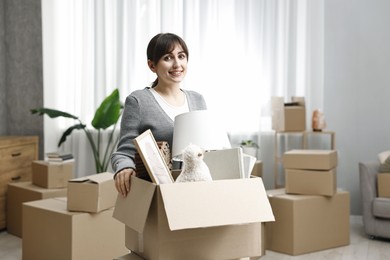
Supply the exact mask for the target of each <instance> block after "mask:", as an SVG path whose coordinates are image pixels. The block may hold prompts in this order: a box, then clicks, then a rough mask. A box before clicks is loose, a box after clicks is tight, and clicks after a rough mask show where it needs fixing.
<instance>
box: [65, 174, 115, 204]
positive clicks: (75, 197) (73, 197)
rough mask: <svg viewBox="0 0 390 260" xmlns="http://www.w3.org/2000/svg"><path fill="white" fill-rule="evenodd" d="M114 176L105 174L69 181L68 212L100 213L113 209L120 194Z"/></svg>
mask: <svg viewBox="0 0 390 260" xmlns="http://www.w3.org/2000/svg"><path fill="white" fill-rule="evenodd" d="M113 176H114V175H113V174H112V173H109V172H104V173H98V174H93V175H89V176H86V177H81V178H76V179H72V180H69V183H68V210H70V211H83V212H99V211H102V210H105V209H108V208H111V207H113V206H114V205H115V200H116V196H117V194H118V192H117V190H116V189H115V184H114V178H113Z"/></svg>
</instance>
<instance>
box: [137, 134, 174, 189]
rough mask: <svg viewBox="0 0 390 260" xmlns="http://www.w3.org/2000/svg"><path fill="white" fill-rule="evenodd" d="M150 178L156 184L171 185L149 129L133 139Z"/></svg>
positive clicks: (166, 166)
mask: <svg viewBox="0 0 390 260" xmlns="http://www.w3.org/2000/svg"><path fill="white" fill-rule="evenodd" d="M134 144H135V146H136V147H137V150H138V153H139V154H140V156H141V158H142V161H143V163H144V165H145V167H146V170H147V171H148V173H149V175H150V178H151V179H152V181H153V182H154V183H156V184H166V183H173V177H172V175H171V172H170V171H169V168H168V165H167V163H166V162H165V159H164V157H163V155H162V152H161V151H160V149H159V147H158V145H157V143H156V140H155V139H154V136H153V134H152V131H150V129H148V130H146V131H145V132H143V133H142V134H140V135H139V136H138V137H136V138H135V139H134Z"/></svg>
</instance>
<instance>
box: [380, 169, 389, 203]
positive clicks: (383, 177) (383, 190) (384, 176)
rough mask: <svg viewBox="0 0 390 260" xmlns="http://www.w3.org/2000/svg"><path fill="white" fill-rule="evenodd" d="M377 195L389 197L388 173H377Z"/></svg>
mask: <svg viewBox="0 0 390 260" xmlns="http://www.w3.org/2000/svg"><path fill="white" fill-rule="evenodd" d="M377 177H378V197H382V198H390V173H378V176H377Z"/></svg>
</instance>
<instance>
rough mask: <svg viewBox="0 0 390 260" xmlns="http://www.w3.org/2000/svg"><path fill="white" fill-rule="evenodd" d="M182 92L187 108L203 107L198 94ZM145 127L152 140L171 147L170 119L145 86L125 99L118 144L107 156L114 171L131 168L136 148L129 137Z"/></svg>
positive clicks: (171, 123)
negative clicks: (164, 142) (149, 132)
mask: <svg viewBox="0 0 390 260" xmlns="http://www.w3.org/2000/svg"><path fill="white" fill-rule="evenodd" d="M182 91H183V92H184V93H185V95H186V97H187V101H188V106H189V110H190V111H193V110H205V109H207V107H206V102H205V100H204V98H203V96H202V95H201V94H199V93H197V92H195V91H189V90H182ZM148 129H150V130H151V131H152V133H153V136H154V138H155V139H156V141H167V142H168V144H169V148H170V149H172V138H173V120H172V119H171V118H170V117H169V116H168V115H167V114H166V113H165V112H164V110H163V109H162V108H161V106H160V105H159V104H158V102H157V100H156V99H155V97H154V96H153V94H152V93H151V91H150V90H149V88H145V89H142V90H136V91H134V92H133V93H131V94H130V95H129V96H128V97H127V98H126V103H125V108H124V111H123V115H122V121H121V129H120V138H119V143H118V147H117V150H116V152H114V153H113V154H112V156H111V164H112V169H113V170H114V171H115V173H117V172H119V171H121V170H123V169H125V168H133V169H135V162H134V157H135V153H136V147H135V145H134V143H133V139H134V138H135V137H137V136H138V135H140V134H142V133H143V132H144V131H146V130H148Z"/></svg>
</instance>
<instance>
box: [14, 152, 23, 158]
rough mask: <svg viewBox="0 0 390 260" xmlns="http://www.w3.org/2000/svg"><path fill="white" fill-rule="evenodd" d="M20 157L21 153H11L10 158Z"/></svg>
mask: <svg viewBox="0 0 390 260" xmlns="http://www.w3.org/2000/svg"><path fill="white" fill-rule="evenodd" d="M21 155H22V153H13V154H12V157H17V156H21Z"/></svg>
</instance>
